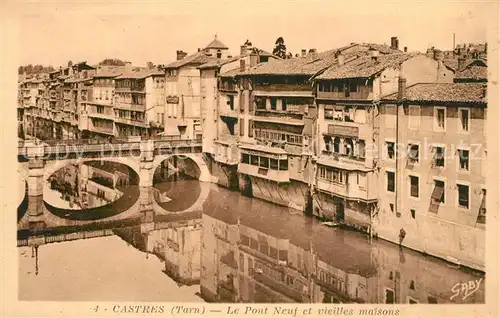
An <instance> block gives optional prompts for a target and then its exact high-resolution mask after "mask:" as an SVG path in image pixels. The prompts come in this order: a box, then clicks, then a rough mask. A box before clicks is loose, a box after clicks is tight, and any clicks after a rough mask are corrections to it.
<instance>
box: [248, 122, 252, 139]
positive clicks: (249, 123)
mask: <svg viewBox="0 0 500 318" xmlns="http://www.w3.org/2000/svg"><path fill="white" fill-rule="evenodd" d="M248 137H253V120H249V121H248Z"/></svg>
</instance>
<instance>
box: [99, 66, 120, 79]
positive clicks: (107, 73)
mask: <svg viewBox="0 0 500 318" xmlns="http://www.w3.org/2000/svg"><path fill="white" fill-rule="evenodd" d="M124 70H125V66H111V65H103V66H101V67H100V68H98V69H97V72H96V73H95V74H94V76H93V77H117V76H119V75H120V74H122V72H123V71H124Z"/></svg>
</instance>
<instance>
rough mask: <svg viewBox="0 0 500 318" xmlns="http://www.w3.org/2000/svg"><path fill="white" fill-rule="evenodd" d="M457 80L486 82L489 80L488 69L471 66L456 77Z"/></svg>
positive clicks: (459, 72)
mask: <svg viewBox="0 0 500 318" xmlns="http://www.w3.org/2000/svg"><path fill="white" fill-rule="evenodd" d="M455 78H456V79H462V80H463V79H471V80H486V79H488V67H486V66H477V65H471V66H469V67H467V68H465V69H463V70H461V71H458V72H457V73H456V75H455Z"/></svg>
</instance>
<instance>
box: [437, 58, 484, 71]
mask: <svg viewBox="0 0 500 318" xmlns="http://www.w3.org/2000/svg"><path fill="white" fill-rule="evenodd" d="M443 64H444V65H445V66H446V67H448V68H449V69H451V70H453V71H455V72H456V71H460V70H463V69H465V68H467V67H469V66H470V65H478V66H487V61H486V60H484V59H467V60H465V62H464V63H463V65H462V67H461V68H460V69H459V67H458V59H447V60H443Z"/></svg>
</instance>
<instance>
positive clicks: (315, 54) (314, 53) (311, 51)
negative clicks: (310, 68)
mask: <svg viewBox="0 0 500 318" xmlns="http://www.w3.org/2000/svg"><path fill="white" fill-rule="evenodd" d="M309 55H311V58H312V59H313V60H315V59H317V58H318V51H316V49H309Z"/></svg>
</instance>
